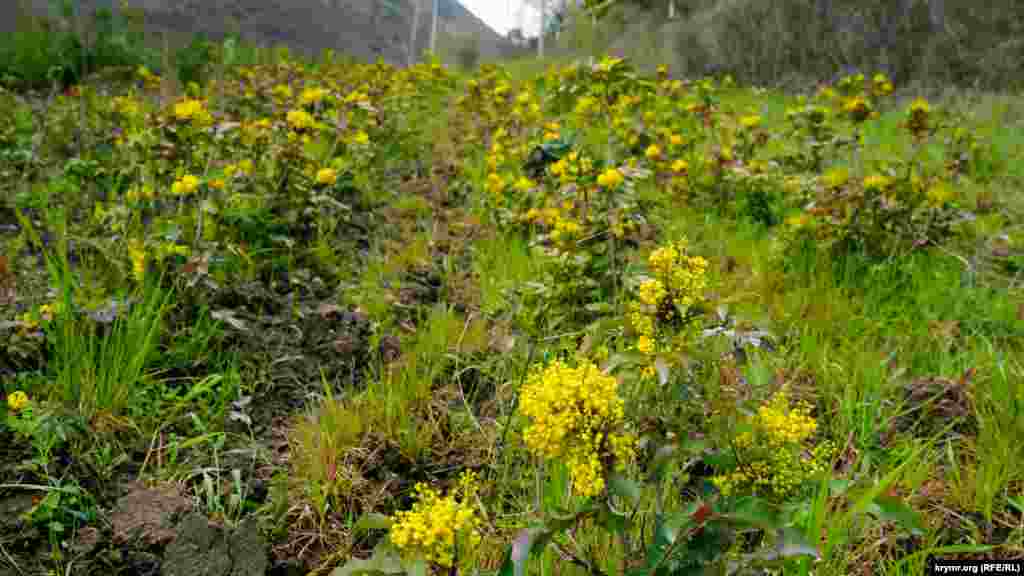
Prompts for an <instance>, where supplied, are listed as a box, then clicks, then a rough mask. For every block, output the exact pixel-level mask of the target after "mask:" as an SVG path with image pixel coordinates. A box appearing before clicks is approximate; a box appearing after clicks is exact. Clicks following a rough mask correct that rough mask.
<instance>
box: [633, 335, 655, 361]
mask: <svg viewBox="0 0 1024 576" xmlns="http://www.w3.org/2000/svg"><path fill="white" fill-rule="evenodd" d="M636 349H637V350H639V351H640V353H641V354H644V355H647V356H650V355H652V354H654V340H653V339H651V337H650V336H648V335H647V334H641V335H640V337H639V338H637V339H636Z"/></svg>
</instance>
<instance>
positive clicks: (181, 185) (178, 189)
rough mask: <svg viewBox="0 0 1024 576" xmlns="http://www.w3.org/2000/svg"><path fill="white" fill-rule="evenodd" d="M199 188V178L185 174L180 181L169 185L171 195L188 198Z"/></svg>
mask: <svg viewBox="0 0 1024 576" xmlns="http://www.w3.org/2000/svg"><path fill="white" fill-rule="evenodd" d="M198 188H199V178H196V177H195V176H193V175H191V174H186V175H184V176H182V177H181V179H180V180H176V181H175V182H174V184H172V185H171V194H174V195H175V196H188V195H189V194H191V193H193V192H195V191H196V190H197V189H198Z"/></svg>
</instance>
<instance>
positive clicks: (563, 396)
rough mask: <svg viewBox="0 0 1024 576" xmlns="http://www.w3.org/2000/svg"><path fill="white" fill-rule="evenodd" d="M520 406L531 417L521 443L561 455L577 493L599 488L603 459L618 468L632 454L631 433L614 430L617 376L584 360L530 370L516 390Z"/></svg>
mask: <svg viewBox="0 0 1024 576" xmlns="http://www.w3.org/2000/svg"><path fill="white" fill-rule="evenodd" d="M519 411H520V412H521V413H522V414H523V415H525V416H526V417H528V418H529V419H530V421H531V425H530V426H529V427H528V428H527V430H526V432H525V433H524V439H525V441H526V445H527V446H528V447H529V448H530V450H531V451H533V452H534V453H535V454H538V455H540V456H542V457H544V458H547V459H552V460H554V459H562V460H563V461H564V462H565V463H566V464H567V465H568V467H569V470H570V471H571V473H572V477H573V489H574V490H575V492H576V493H577V494H579V495H581V496H584V497H591V496H595V495H597V494H599V493H600V492H601V491H602V490H604V487H605V481H604V471H605V469H604V466H605V464H604V463H605V462H606V461H607V459H608V458H614V460H615V462H616V465H617V467H618V468H619V469H621V468H623V467H624V466H625V465H626V463H627V462H629V461H631V460H632V459H633V458H634V455H635V447H636V439H635V437H634V436H633V435H631V434H622V433H619V429H620V428H621V426H622V424H623V421H624V418H625V411H624V405H623V401H622V399H621V398H620V397H619V395H618V380H617V379H616V378H615V377H614V376H610V375H607V374H604V373H602V372H601V371H600V370H599V369H598V368H597V366H595V365H594V364H593V363H591V362H589V361H585V360H584V361H581V362H580V363H579V365H578V366H577V367H575V368H573V367H570V366H568V365H567V364H565V363H563V362H561V361H555V362H554V363H552V364H551V365H550V366H548V367H547V368H546V369H545V370H543V371H539V372H534V373H533V374H532V375H531V376H530V378H529V379H528V380H527V382H526V384H525V385H524V386H523V390H522V391H521V394H520V400H519Z"/></svg>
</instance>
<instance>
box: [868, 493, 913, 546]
mask: <svg viewBox="0 0 1024 576" xmlns="http://www.w3.org/2000/svg"><path fill="white" fill-rule="evenodd" d="M875 505H876V506H877V509H876V510H875V512H876V514H877V516H878V517H879V518H881V519H882V520H886V521H889V522H895V523H897V524H900V525H902V526H903V527H904V528H906V529H908V530H909V531H910V533H911V534H913V535H914V536H919V535H921V534H923V533H924V525H923V523H922V522H921V517H920V516H919V515H918V514H917V512H916V511H914V509H912V508H911V507H910V506H909V505H907V503H906V502H904V501H903V500H901V499H899V498H894V497H892V496H885V495H881V496H878V497H876V498H875Z"/></svg>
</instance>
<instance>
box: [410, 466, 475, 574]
mask: <svg viewBox="0 0 1024 576" xmlns="http://www.w3.org/2000/svg"><path fill="white" fill-rule="evenodd" d="M477 489H478V488H477V480H476V476H475V475H474V474H473V473H472V472H466V473H465V474H463V476H462V478H460V480H459V485H458V487H457V489H456V490H454V491H453V492H452V493H449V494H448V495H447V496H445V497H443V498H442V497H441V496H440V495H439V494H438V493H437V492H436V491H434V490H433V489H432V488H430V487H428V486H427V485H426V484H423V483H419V484H416V493H417V501H416V503H415V504H413V508H412V510H406V511H402V512H398V513H397V514H396V515H395V523H394V525H392V526H391V531H390V537H391V542H392V543H393V544H394V545H395V546H396V547H398V549H399V550H401V551H402V554H403V555H405V556H406V557H412V558H422V559H425V560H427V561H428V562H433V563H435V564H438V565H440V566H443V567H445V568H450V567H451V566H452V564H453V563H454V561H455V558H454V551H455V543H456V539H457V537H458V536H459V535H460V534H466V535H467V536H468V543H469V545H470V546H476V545H477V544H479V543H480V532H479V527H480V520H479V519H478V518H477V517H476V516H475V515H474V512H473V505H472V504H471V503H470V502H471V501H472V500H473V499H474V498H475V497H476V493H477ZM456 494H459V495H460V496H461V498H459V500H461V501H459V500H456Z"/></svg>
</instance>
